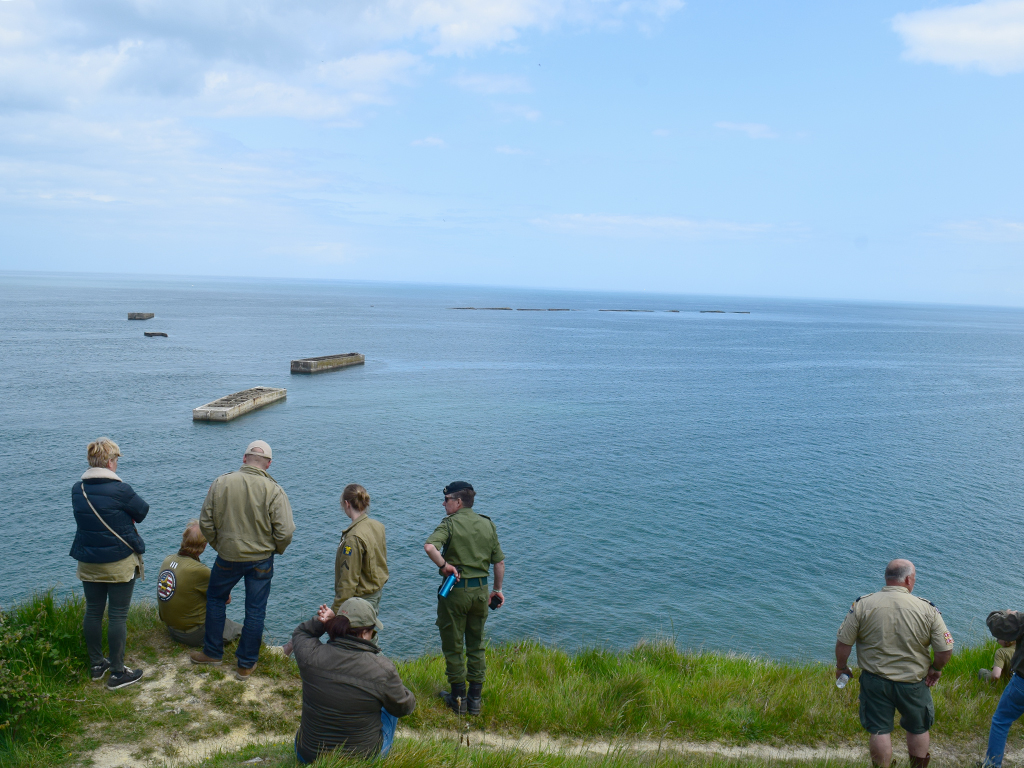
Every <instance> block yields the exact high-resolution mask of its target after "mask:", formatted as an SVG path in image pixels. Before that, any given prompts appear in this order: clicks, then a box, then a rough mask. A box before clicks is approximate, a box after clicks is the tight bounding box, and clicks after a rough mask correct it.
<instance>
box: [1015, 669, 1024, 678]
mask: <svg viewBox="0 0 1024 768" xmlns="http://www.w3.org/2000/svg"><path fill="white" fill-rule="evenodd" d="M1013 674H1015V675H1016V676H1017V677H1019V678H1022V679H1024V675H1022V674H1021V673H1020V672H1017V671H1016V670H1015V671H1014V673H1013Z"/></svg>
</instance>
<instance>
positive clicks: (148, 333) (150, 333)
mask: <svg viewBox="0 0 1024 768" xmlns="http://www.w3.org/2000/svg"><path fill="white" fill-rule="evenodd" d="M142 335H143V336H148V337H149V338H153V337H154V336H163V337H164V338H165V339H166V338H167V334H166V333H164V332H162V331H143V332H142Z"/></svg>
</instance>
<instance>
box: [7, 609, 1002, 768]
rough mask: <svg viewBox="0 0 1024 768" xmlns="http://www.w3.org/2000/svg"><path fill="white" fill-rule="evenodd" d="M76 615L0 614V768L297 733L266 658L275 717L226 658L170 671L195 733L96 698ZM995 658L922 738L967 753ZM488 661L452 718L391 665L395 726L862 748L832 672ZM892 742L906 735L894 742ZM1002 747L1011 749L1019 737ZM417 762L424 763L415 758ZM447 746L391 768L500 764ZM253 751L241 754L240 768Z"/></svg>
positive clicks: (592, 660)
mask: <svg viewBox="0 0 1024 768" xmlns="http://www.w3.org/2000/svg"><path fill="white" fill-rule="evenodd" d="M83 615H84V602H83V600H82V599H81V598H76V597H70V598H67V599H65V600H64V601H62V602H61V601H58V602H55V601H54V600H53V597H52V594H50V593H46V594H42V595H38V596H37V597H35V598H33V599H32V600H30V601H27V602H25V603H23V604H20V605H17V606H14V607H12V608H9V609H7V610H4V611H0V765H3V766H4V768H8V767H10V768H19V767H20V766H29V765H32V766H39V765H41V766H46V765H64V764H68V763H69V762H72V759H73V758H74V757H75V756H76V755H80V754H82V753H84V752H87V751H88V750H90V749H94V748H96V747H97V746H99V744H100V741H101V740H102V743H121V744H137V745H138V747H137V748H138V749H139V750H144V749H147V748H148V747H149V746H151V744H152V743H154V740H155V741H156V743H160V744H162V743H164V742H166V743H170V741H169V740H168V739H162V738H161V737H160V736H159V734H162V733H164V732H169V731H168V729H170V730H173V731H175V732H183V729H185V728H186V727H189V726H194V724H195V722H200V723H201V727H196V728H194V729H193V730H189V731H188V732H189V734H190V737H191V738H195V739H199V738H203V737H206V736H211V735H216V734H220V733H223V732H225V731H226V730H227V729H228V728H230V727H231V726H232V725H239V724H243V723H244V724H248V725H250V726H251V727H253V728H254V730H255V731H256V732H259V733H264V734H266V733H286V732H287V731H288V729H290V728H294V723H295V720H296V719H297V717H298V712H299V708H300V706H301V687H300V686H301V683H300V681H299V679H298V671H297V668H296V666H295V663H294V662H293V661H292V660H290V659H285V658H283V657H281V656H277V655H274V654H271V653H261V656H260V663H259V667H258V669H257V672H256V674H257V676H262V677H265V678H267V679H269V680H270V681H273V683H274V686H275V687H274V688H273V689H272V690H271V691H270V692H269V693H268V697H269V698H267V699H266V702H267V703H269V702H274V703H276V704H278V708H277V711H276V712H275V711H273V710H274V708H273V707H265V706H263V703H264V702H263V701H250V702H244V703H243V702H241V701H240V693H241V691H242V690H244V687H243V685H242V684H241V683H237V682H235V681H234V679H233V676H232V675H231V674H230V670H231V667H230V666H229V665H230V664H231V663H232V662H233V661H234V658H233V651H232V650H231V648H230V646H229V648H228V650H227V652H226V654H225V666H224V667H222V668H214V669H211V670H209V671H208V673H207V672H205V671H204V672H203V673H200V672H198V671H197V670H195V669H191V668H188V667H187V666H186V667H185V668H184V669H178V670H177V671H175V672H174V674H175V675H176V678H175V679H178V680H190V679H193V678H194V676H196V675H200V676H202V675H205V677H204V680H203V683H202V690H203V691H204V692H205V694H204V695H206V696H208V697H209V699H208V700H209V701H210V702H211V705H214V706H216V707H217V708H218V709H220V710H222V711H223V712H225V713H226V714H227V715H228V719H227V721H225V720H224V719H211V720H209V721H208V722H203V721H202V720H197V717H198V718H201V715H197V714H196V713H195V712H194V710H193V711H192V713H191V714H190V713H189V711H182V712H181V713H179V714H173V713H172V714H168V713H167V711H166V710H165V709H162V708H161V707H163V704H162V703H161V702H157V703H156V704H155V706H154V707H150V708H149V709H146V708H144V707H139V706H137V702H136V698H137V689H136V688H134V687H133V688H129V689H126V690H125V691H117V692H108V691H106V690H105V689H104V688H103V687H102V686H99V685H96V684H93V683H90V682H88V680H87V677H88V674H87V669H88V662H87V659H86V654H85V648H84V642H83V640H82V636H81V622H82V617H83ZM128 621H129V626H128V648H127V653H128V654H129V655H130V656H131V657H132V658H135V659H142V660H144V661H145V663H146V664H152V663H154V662H156V661H158V660H161V659H166V658H168V657H169V655H171V654H181V653H183V649H181V648H180V647H178V646H175V645H174V644H173V643H171V642H170V640H169V639H168V637H167V635H166V632H165V631H164V630H163V626H162V625H161V624H160V622H159V619H158V618H157V616H156V611H155V609H154V607H153V606H152V605H146V604H142V605H135V606H133V607H132V610H131V612H130V614H129V619H128ZM994 648H995V644H994V643H991V644H987V645H984V646H978V647H969V648H958V649H957V651H956V653H955V654H954V656H953V659H952V661H951V662H950V663H949V665H948V666H947V668H946V672H945V674H944V675H943V677H942V679H941V681H940V682H939V684H938V686H936V687H935V688H934V689H933V695H934V698H935V705H936V724H935V727H934V728H933V731H932V733H933V735H934V737H935V738H936V740H937V741H938V742H939V743H942V744H944V745H947V746H949V745H952V746H954V747H957V748H959V749H961V750H962V751H964V752H965V753H966V752H969V751H971V750H974V749H975V748H976V746H977V743H978V742H979V741H981V740H983V739H984V738H985V737H986V735H987V733H988V726H989V721H990V719H991V715H992V712H993V711H994V709H995V705H996V702H997V700H998V697H999V694H1000V692H1001V691H1002V688H1003V686H1004V685H1005V681H1000V682H999V683H997V684H994V685H993V684H991V683H987V682H983V681H980V680H978V679H977V677H976V670H977V669H978V668H979V667H987V666H989V665H990V664H991V660H992V653H993V650H994ZM487 658H488V678H487V684H486V686H485V688H484V712H483V715H482V716H481V717H479V718H473V719H468V718H463V719H461V720H460V719H459V718H457V717H456V716H455V715H454V714H453V713H451V712H450V711H448V710H447V709H445V708H444V707H443V706H442V705H441V703H440V701H439V700H438V699H437V698H436V696H435V694H436V692H437V691H438V690H440V688H441V687H442V685H443V684H444V680H445V675H444V662H443V659H442V658H441V657H439V656H425V657H421V658H418V659H414V660H411V661H404V662H398V664H397V667H398V669H399V672H400V674H401V676H402V678H403V680H404V681H405V683H406V685H408V686H409V687H410V688H411V689H412V690H413V692H414V693H415V694H416V697H417V701H418V705H417V708H416V711H415V712H414V713H413V714H412V715H411V716H409V717H408V718H405V719H403V725H404V726H406V727H411V728H417V729H421V730H423V731H430V730H433V729H442V730H451V729H470V730H472V729H478V728H483V729H487V730H490V731H501V732H505V733H511V734H523V733H537V732H547V733H550V734H552V735H554V736H564V737H571V738H578V739H591V740H593V739H606V740H620V739H626V738H633V737H642V738H647V739H654V740H660V739H686V740H692V741H716V742H720V743H727V744H739V745H743V744H750V743H755V742H757V743H766V744H775V745H819V744H833V745H838V744H843V743H854V744H862V743H863V741H864V734H863V731H862V730H861V728H860V725H859V722H858V718H857V693H858V686H857V684H856V683H851V684H850V685H849V686H848V687H847V688H846V689H845V690H842V691H840V690H838V689H836V687H835V685H834V683H833V673H832V668H831V666H830V665H826V664H813V663H808V664H795V663H781V662H774V661H770V660H766V659H760V658H754V657H747V656H736V655H726V654H715V653H704V652H687V651H680V650H678V649H677V648H676V647H675V646H674V645H673V644H671V643H665V642H655V643H640V644H638V645H637V646H636V647H634V648H633V649H631V650H628V651H622V652H613V651H608V650H602V649H584V650H580V651H578V652H576V653H566V652H564V651H561V650H558V649H552V648H548V647H545V646H542V645H540V644H538V643H534V642H517V643H509V644H503V645H499V646H495V647H492V648H490V649H489V650H488V655H487ZM282 705H283V706H282ZM898 738H900V739H901V738H902V736H901V735H899V734H898ZM144 739H148V740H149V741H148V743H147V744H142V743H140V742H141V741H142V740H144ZM1010 747H1011V749H1013V748H1018V747H1019V739H1018V737H1017V736H1016V733H1015V732H1012V733H1011V745H1010ZM261 749H267V748H261ZM283 749H284V755H285V756H284V757H282V760H290V757H288V756H289V755H290V754H291V753H290V751H289V749H288V748H287V747H285V748H283ZM422 749H428V752H429V754H428V753H423V752H419V751H418V750H422ZM450 749H451V745H447V746H446V745H444V744H433V745H431V746H429V747H423V746H422V744H421V743H419V742H412V741H408V742H403V743H402V745H401V747H400V748H399V749H397V750H396V753H395V757H394V758H393V759H391V760H389V761H388V762H389V765H392V764H393V765H399V764H402V765H404V763H402V762H401V761H402V760H406V758H404V757H402V758H401V759H399V758H400V756H401V755H405V754H409V755H413V756H414V757H415V759H416V760H422V761H424V762H422V763H420V764H425V765H434V764H437V765H440V764H442V763H443V764H445V765H464V766H466V768H475V766H478V765H480V766H490V765H491V764H492V763H491V762H487V761H488V760H492V759H493V760H498V762H496V763H494V765H499V764H504V763H501V762H500V760H502V759H506V758H507V756H506V757H505V758H503V757H501V754H503V753H498V752H493V753H488V754H491V755H498V757H493V758H492V757H487V756H486V755H483V753H481V754H482V755H483V756H477V755H476V751H475V750H472V751H469V752H467V751H466V750H462V751H461V752H460V751H458V750H457V749H456V753H455V754H454V755H453V754H450ZM446 750H448V751H446ZM257 753H258V751H257V752H251V753H250V752H249V751H246V752H244V754H249V755H250V757H251V756H255V755H256V754H257ZM140 754H141V752H140ZM259 754H262V753H259ZM438 755H440V757H438ZM416 756H418V757H416ZM235 757H236V755H223V756H219V757H217V758H215V760H220V761H222V762H221V763H216V762H211V763H209V764H210V765H214V764H217V765H220V764H225V765H234V764H235V763H234V762H231V761H232V760H234V759H235ZM435 758H436V759H435ZM620 758H621V760H626V761H627V762H625V763H621V765H622V766H626V765H628V766H633V765H654V763H651V762H650V760H651V759H653V758H651V757H650V756H647V757H638V756H636V755H623V756H620V757H616V758H615V759H617V760H618V759H620ZM518 759H519V761H520V762H518V763H517V764H521V765H536V766H538V767H539V766H549V765H551V766H555V765H556V764H557V765H558V766H563V765H564V766H567V768H568V767H572V768H575V767H576V766H580V768H585V767H586V766H590V765H613V763H603V762H598V763H595V762H594V760H593V759H591V758H573V759H575V760H577V762H564V761H563V762H557V763H555V762H551V761H552V760H564V758H562V757H557V758H556V757H553V756H550V755H549V756H537V757H536V758H535V757H534V756H524V755H519V756H518ZM658 759H662V760H664V761H668V762H662V763H657V764H658V765H698V764H699V765H701V766H704V765H710V764H712V763H713V764H714V765H726V763H725V762H723V761H718V762H714V761H711V762H710V763H709V762H708V761H707V760H704V759H703V758H700V759H698V758H697V757H685V758H684V757H680V756H678V755H675V756H662V757H661V758H658ZM408 760H409V761H410V765H411V764H413V762H415V761H414V760H413V757H409V758H408ZM446 760H454V761H455V762H445V761H446ZM524 760H525V761H527V762H522V761H524ZM224 761H227V762H224ZM438 761H441V762H438ZM467 761H468V762H467ZM481 761H482V762H481ZM530 761H534V762H530ZM536 761H541V762H536ZM579 761H582V762H579ZM637 761H640V762H637ZM645 761H646V762H645ZM679 761H683V762H679ZM282 764H287V763H282ZM348 764H349V763H346V762H340V763H338V765H348ZM744 764H749V761H747V762H745V763H744ZM614 765H616V766H617V765H620V764H619V763H614Z"/></svg>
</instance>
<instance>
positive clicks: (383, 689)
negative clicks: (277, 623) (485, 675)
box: [292, 597, 416, 765]
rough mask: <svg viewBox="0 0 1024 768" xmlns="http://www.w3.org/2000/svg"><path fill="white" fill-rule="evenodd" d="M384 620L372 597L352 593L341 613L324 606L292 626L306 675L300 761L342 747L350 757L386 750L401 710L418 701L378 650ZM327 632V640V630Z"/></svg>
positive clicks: (297, 745)
mask: <svg viewBox="0 0 1024 768" xmlns="http://www.w3.org/2000/svg"><path fill="white" fill-rule="evenodd" d="M383 628H384V627H383V625H382V624H381V623H380V622H379V621H378V620H377V611H376V610H374V608H373V606H372V605H370V603H368V602H367V601H365V600H363V599H362V598H359V597H350V598H349V599H348V600H346V601H345V602H344V603H342V604H341V606H340V607H339V608H338V613H337V615H335V613H334V611H332V610H331V609H330V608H328V607H327V606H326V605H322V606H320V610H319V612H318V613H317V615H316V616H315V617H313V618H312V619H310V620H309V621H307V622H305V623H304V624H300V625H299V626H298V627H296V628H295V632H294V633H293V634H292V644H293V645H294V647H295V661H296V662H298V665H299V672H300V674H301V675H302V722H301V723H300V724H299V730H298V732H297V733H296V734H295V755H296V757H297V758H298V760H299V762H300V763H302V764H304V765H305V764H308V763H312V762H313V761H314V760H316V759H317V758H318V757H320V756H321V755H323V754H325V753H328V752H332V751H334V750H335V749H338V750H340V751H342V752H343V753H345V754H346V755H350V756H352V757H364V758H368V757H374V756H375V755H378V754H379V755H380V756H381V757H384V756H386V755H387V753H388V750H390V749H391V743H392V741H394V738H395V727H396V726H397V725H398V718H400V717H404V716H405V715H408V714H410V713H411V712H412V711H413V710H414V709H415V708H416V697H415V696H413V694H412V691H410V690H409V689H408V688H406V687H405V686H404V685H403V684H402V679H401V678H400V677H399V676H398V671H397V670H396V669H395V665H394V664H392V663H391V662H390V661H389V660H388V658H387V657H386V656H384V654H382V653H381V652H380V648H378V647H377V643H376V642H375V641H374V635H375V634H376V631H377V630H378V629H383ZM325 632H326V633H327V635H328V636H329V637H330V640H329V641H328V642H327V643H326V644H324V643H321V642H320V637H321V635H323V634H324V633H325Z"/></svg>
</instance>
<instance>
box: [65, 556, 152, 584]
mask: <svg viewBox="0 0 1024 768" xmlns="http://www.w3.org/2000/svg"><path fill="white" fill-rule="evenodd" d="M75 576H76V577H77V578H78V580H79V581H99V582H104V583H106V584H124V583H125V582H127V581H131V580H132V579H138V580H139V581H142V580H143V579H145V578H146V568H145V566H144V565H143V564H142V557H141V556H140V555H139V554H138V553H136V552H132V553H131V554H130V555H128V557H126V558H124V559H123V560H117V561H116V562H113V563H83V562H82V561H81V560H79V561H78V571H77V572H76V573H75Z"/></svg>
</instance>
